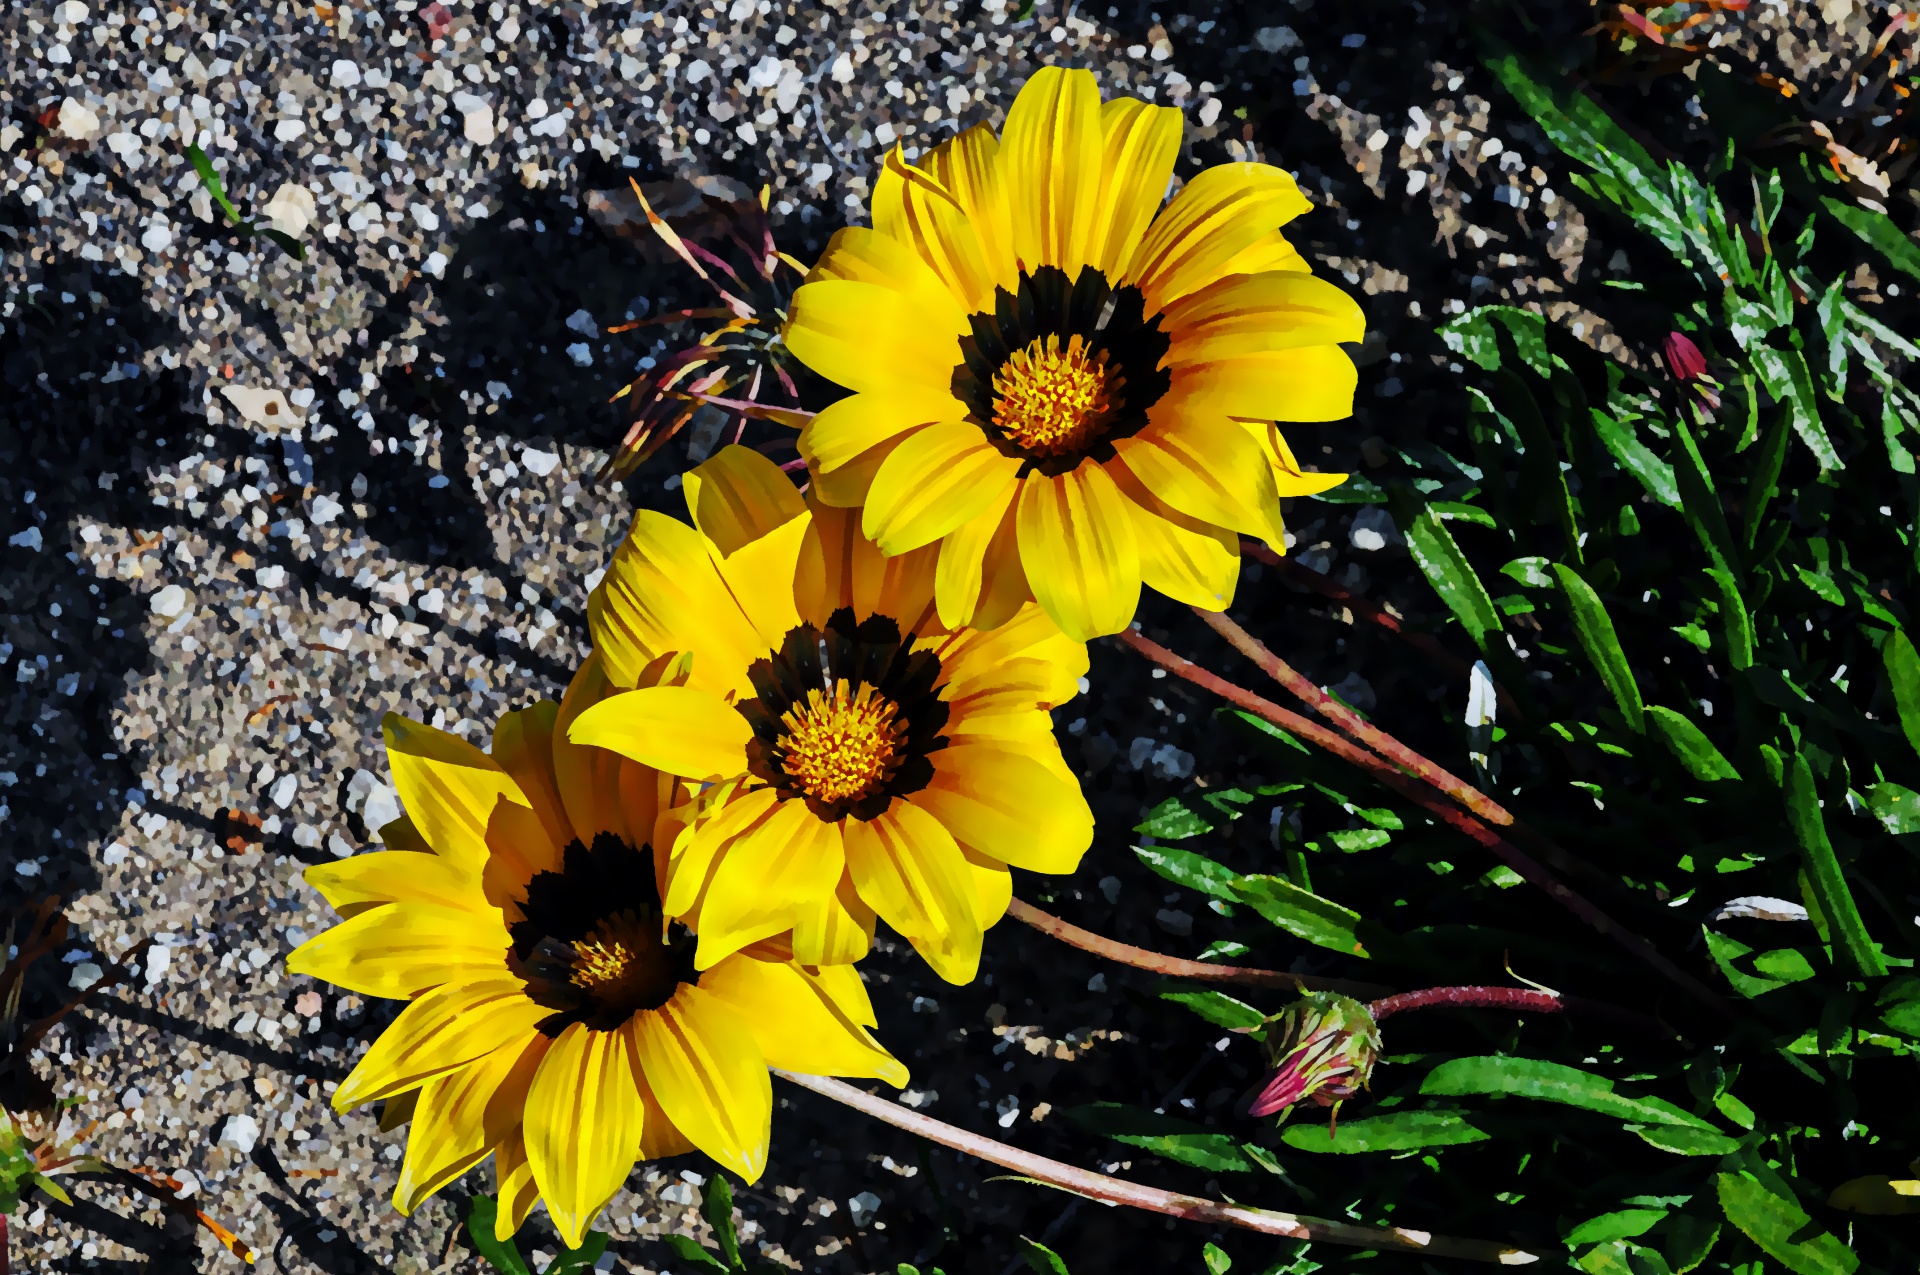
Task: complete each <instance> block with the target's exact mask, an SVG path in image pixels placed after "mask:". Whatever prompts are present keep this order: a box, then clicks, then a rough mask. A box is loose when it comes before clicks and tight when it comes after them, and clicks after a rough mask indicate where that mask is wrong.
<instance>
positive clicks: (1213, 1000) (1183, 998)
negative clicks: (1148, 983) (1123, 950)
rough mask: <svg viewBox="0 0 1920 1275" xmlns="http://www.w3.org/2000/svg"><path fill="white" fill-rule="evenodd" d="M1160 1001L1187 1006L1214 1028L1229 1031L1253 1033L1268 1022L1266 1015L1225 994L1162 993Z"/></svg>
mask: <svg viewBox="0 0 1920 1275" xmlns="http://www.w3.org/2000/svg"><path fill="white" fill-rule="evenodd" d="M1160 999H1161V1000H1163V1001H1172V1002H1173V1003H1174V1004H1176V1005H1185V1006H1186V1007H1187V1008H1188V1009H1190V1010H1192V1011H1193V1012H1194V1013H1196V1014H1198V1015H1199V1016H1200V1017H1202V1018H1204V1019H1206V1020H1207V1021H1208V1022H1210V1023H1212V1024H1213V1025H1214V1026H1216V1027H1224V1028H1226V1029H1227V1030H1228V1031H1252V1030H1254V1029H1255V1028H1258V1027H1259V1026H1260V1025H1261V1024H1263V1023H1265V1022H1266V1021H1267V1016H1266V1015H1265V1014H1263V1013H1261V1012H1260V1011H1259V1010H1257V1009H1255V1008H1254V1007H1253V1006H1251V1005H1249V1004H1247V1003H1246V1002H1245V1001H1238V1000H1235V999H1234V998H1233V997H1231V996H1229V995H1227V994H1226V993H1225V992H1215V991H1205V992H1186V991H1174V992H1162V993H1160Z"/></svg>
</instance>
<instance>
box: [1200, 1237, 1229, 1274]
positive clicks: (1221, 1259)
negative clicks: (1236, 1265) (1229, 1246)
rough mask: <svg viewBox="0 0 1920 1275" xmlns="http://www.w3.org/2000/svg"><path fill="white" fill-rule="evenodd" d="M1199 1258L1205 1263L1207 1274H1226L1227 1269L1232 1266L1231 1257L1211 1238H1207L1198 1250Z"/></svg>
mask: <svg viewBox="0 0 1920 1275" xmlns="http://www.w3.org/2000/svg"><path fill="white" fill-rule="evenodd" d="M1200 1260H1201V1261H1203V1262H1205V1263H1206V1264H1207V1275H1227V1271H1228V1270H1230V1269H1232V1267H1233V1259H1232V1258H1231V1257H1228V1256H1227V1251H1226V1250H1225V1249H1223V1248H1221V1247H1220V1246H1219V1245H1218V1244H1215V1243H1214V1242H1213V1241H1212V1240H1208V1241H1207V1243H1206V1246H1205V1247H1204V1248H1202V1249H1201V1250H1200Z"/></svg>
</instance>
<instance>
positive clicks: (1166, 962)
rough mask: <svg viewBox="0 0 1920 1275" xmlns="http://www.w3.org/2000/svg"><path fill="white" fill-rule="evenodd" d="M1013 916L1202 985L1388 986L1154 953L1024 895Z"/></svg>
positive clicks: (1357, 989) (1372, 989)
mask: <svg viewBox="0 0 1920 1275" xmlns="http://www.w3.org/2000/svg"><path fill="white" fill-rule="evenodd" d="M1007 915H1008V916H1010V917H1012V918H1013V919H1014V920H1016V921H1020V922H1023V923H1024V924H1027V925H1031V926H1032V927H1033V928H1034V929H1036V930H1038V931H1040V932H1041V933H1042V934H1047V935H1051V936H1052V937H1054V938H1056V939H1059V940H1060V941H1061V942H1062V943H1065V944H1067V945H1068V946H1070V947H1077V948H1079V949H1080V950H1081V951H1083V952H1091V953H1093V954H1094V955H1095V956H1102V957H1105V958H1106V959H1107V960H1109V961H1113V962H1115V963H1116V964H1119V965H1131V966H1132V967H1133V968H1135V969H1137V970H1146V971H1148V972H1149V973H1153V974H1164V975H1166V976H1167V977H1168V978H1186V979H1192V980H1193V981H1194V982H1197V983H1234V984H1238V985H1240V986H1242V987H1281V988H1285V989H1287V990H1288V991H1294V992H1305V991H1315V992H1338V993H1340V994H1341V995H1342V996H1352V997H1354V998H1355V999H1360V998H1363V997H1370V996H1384V995H1386V994H1387V989H1386V988H1384V987H1381V986H1379V985H1378V984H1375V983H1350V982H1348V981H1347V980H1345V979H1339V978H1315V977H1312V976H1311V975H1306V974H1287V973H1284V972H1282V971H1280V970H1262V969H1253V968H1250V967H1248V966H1244V965H1214V964H1212V963H1210V962H1207V961H1188V960H1182V959H1181V958H1180V957H1177V956H1165V955H1162V954H1161V953H1159V952H1153V951H1149V950H1147V949H1146V948H1144V947H1134V946H1132V945H1131V944H1127V943H1120V942H1116V941H1115V940H1113V939H1110V938H1106V937H1105V936H1103V935H1099V934H1095V933H1094V932H1093V931H1092V930H1083V929H1081V928H1080V927H1079V926H1077V925H1075V924H1073V923H1072V922H1070V921H1063V920H1061V919H1060V918H1059V917H1057V916H1055V915H1054V914H1053V913H1051V912H1043V911H1041V910H1040V909H1039V908H1037V907H1035V906H1033V904H1031V903H1028V902H1027V901H1026V900H1024V899H1015V900H1013V902H1011V903H1009V904H1008V905H1007Z"/></svg>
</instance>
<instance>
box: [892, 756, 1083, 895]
mask: <svg viewBox="0 0 1920 1275" xmlns="http://www.w3.org/2000/svg"><path fill="white" fill-rule="evenodd" d="M931 760H932V762H933V779H932V781H931V782H930V783H929V784H928V785H927V786H926V787H925V788H922V789H921V790H920V791H919V792H916V793H914V794H912V795H911V796H909V797H908V798H907V800H908V801H910V802H911V803H912V804H914V805H916V806H918V807H920V808H921V809H922V810H925V811H927V812H928V813H930V814H932V815H933V817H934V818H936V819H938V820H939V821H940V822H941V823H942V824H944V825H945V826H946V829H947V831H948V832H950V833H952V834H953V839H954V840H955V841H958V842H959V843H960V844H961V845H962V847H964V848H969V849H972V850H975V851H978V852H979V853H980V854H981V855H983V856H985V857H987V858H989V859H993V860H995V861H997V862H1000V863H1008V864H1012V865H1013V866H1014V867H1016V868H1025V869H1027V870H1028V871H1029V872H1054V873H1065V872H1072V871H1073V870H1074V868H1075V867H1077V866H1078V865H1079V863H1080V856H1081V855H1083V854H1085V853H1086V852H1087V847H1088V846H1089V845H1091V844H1093V811H1092V810H1090V809H1089V808H1088V806H1087V799H1086V798H1085V797H1084V796H1082V795H1081V793H1080V786H1079V785H1078V784H1076V783H1073V782H1071V781H1069V780H1064V779H1062V778H1061V777H1060V776H1059V775H1057V774H1055V773H1054V772H1053V771H1051V770H1049V769H1048V768H1047V767H1046V766H1044V765H1043V764H1041V763H1040V762H1039V761H1037V760H1036V759H1034V758H1033V757H1032V756H1030V755H1028V754H1027V753H1024V752H1009V751H1006V750H1004V749H1000V748H995V747H992V746H990V745H986V744H959V745H950V746H949V747H946V748H942V749H940V750H939V751H938V752H936V753H934V754H932V757H931Z"/></svg>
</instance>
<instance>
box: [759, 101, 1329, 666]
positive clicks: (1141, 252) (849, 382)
mask: <svg viewBox="0 0 1920 1275" xmlns="http://www.w3.org/2000/svg"><path fill="white" fill-rule="evenodd" d="M1180 131H1181V123H1180V112H1179V111H1177V110H1174V109H1173V108H1171V107H1154V106H1148V105H1147V104H1145V103H1144V102H1139V101H1135V100H1133V99H1131V98H1118V99H1115V100H1114V101H1111V102H1107V103H1105V104H1104V105H1103V104H1102V103H1101V101H1100V92H1099V88H1098V86H1097V85H1096V83H1095V80H1094V77H1093V75H1092V73H1090V72H1087V71H1065V70H1061V69H1059V68H1057V67H1046V68H1043V69H1041V70H1040V71H1038V72H1037V73H1035V75H1034V76H1033V78H1032V79H1031V80H1029V81H1028V82H1027V84H1026V87H1024V88H1023V89H1022V90H1021V91H1020V95H1019V97H1018V98H1017V99H1016V100H1015V101H1014V104H1013V107H1012V109H1011V110H1010V111H1009V112H1008V114H1007V122H1006V128H1005V130H1004V131H1003V133H1002V135H1001V137H1000V138H999V139H998V140H996V139H995V137H994V135H993V132H992V130H991V129H989V128H987V127H986V126H985V125H980V126H978V127H975V128H972V129H969V130H968V131H966V132H964V133H962V134H960V135H959V136H958V137H955V138H954V139H953V140H951V141H949V142H946V143H943V144H942V145H940V146H938V147H936V148H934V150H933V151H932V152H931V153H930V154H929V155H927V156H926V158H925V159H924V160H923V161H922V163H921V165H920V166H919V167H914V166H913V165H910V164H908V163H907V162H906V161H905V160H904V159H903V158H902V156H901V154H900V152H899V150H898V149H897V148H896V149H895V150H894V152H893V153H892V154H891V155H889V156H888V158H887V164H886V169H885V171H884V173H883V174H882V175H881V177H880V179H879V181H878V183H877V184H876V186H875V188H874V194H873V220H874V225H873V228H872V229H870V230H869V229H865V228H860V227H853V228H849V229H845V230H842V231H840V232H839V233H838V234H836V235H835V236H834V238H833V240H832V242H831V243H829V244H828V245H827V251H826V253H825V255H824V256H822V258H821V259H820V263H819V265H817V266H816V267H815V268H814V270H813V273H812V274H811V275H810V276H809V282H808V283H806V284H805V285H804V286H803V287H801V289H800V290H799V291H798V292H797V293H796V294H795V296H794V301H793V308H792V311H791V317H790V319H789V321H788V324H787V329H786V333H785V337H786V341H787V344H788V346H789V347H790V348H791V349H792V351H793V353H794V354H795V356H796V357H798V358H799V359H800V360H801V361H802V362H803V363H805V364H807V365H808V366H809V367H811V368H812V369H813V370H814V371H815V372H818V373H819V374H820V375H821V376H824V377H826V378H827V379H828V380H831V381H834V382H836V383H838V384H840V385H843V386H845V387H846V388H847V389H849V390H852V391H853V393H852V394H851V395H850V396H849V397H847V398H844V399H842V400H840V401H839V402H836V403H834V404H832V405H831V406H829V407H827V408H826V409H825V410H824V411H822V412H821V413H820V414H819V415H818V416H816V417H815V418H814V419H813V420H812V421H811V422H810V423H809V424H808V425H807V426H806V428H805V430H804V431H803V433H802V435H801V439H800V450H801V454H802V455H803V456H805V457H806V459H807V463H808V468H809V471H810V473H811V474H812V475H813V480H814V489H815V490H816V491H817V492H818V493H819V497H820V499H821V500H822V501H823V502H825V503H826V504H830V505H836V506H844V507H853V506H864V512H863V513H862V515H861V525H862V528H863V530H864V531H865V532H866V534H867V535H868V536H869V537H871V538H872V539H874V540H875V541H877V542H878V543H879V545H880V547H881V549H882V550H884V551H885V552H886V553H889V554H901V553H907V552H910V551H912V550H915V549H919V548H921V547H922V546H934V545H937V546H938V558H937V563H938V565H937V585H936V589H935V595H936V597H937V599H938V603H939V610H940V618H941V620H942V621H943V622H944V623H946V624H947V625H949V626H958V625H961V624H969V623H970V624H972V625H974V626H975V627H977V628H992V627H995V626H996V625H998V624H999V623H1001V622H1003V621H1004V620H1005V619H1006V618H1007V617H1008V616H1010V615H1012V614H1013V613H1014V610H1015V609H1016V608H1017V607H1018V605H1019V603H1020V602H1021V601H1023V600H1025V599H1026V598H1027V597H1029V596H1031V597H1034V598H1037V599H1038V600H1039V603H1040V605H1041V607H1043V608H1044V609H1045V610H1046V612H1047V614H1048V615H1050V616H1052V617H1053V619H1054V620H1055V621H1057V622H1058V624H1059V625H1060V628H1061V629H1062V630H1063V631H1065V632H1066V633H1067V634H1068V635H1069V636H1072V637H1075V638H1080V639H1086V638H1091V637H1095V636H1098V635H1100V634H1105V633H1117V632H1119V631H1120V630H1121V629H1123V628H1125V627H1126V626H1127V624H1128V623H1129V622H1130V621H1131V620H1132V618H1133V613H1134V608H1135V605H1136V604H1137V602H1138V600H1139V593H1140V585H1141V582H1142V581H1143V580H1144V581H1145V582H1146V583H1147V584H1150V585H1152V586H1153V587H1154V588H1155V589H1158V590H1159V591H1160V592H1162V593H1164V594H1166V595H1168V596H1169V597H1173V598H1177V599H1179V600H1180V601H1182V602H1188V603H1192V604H1193V605H1195V606H1200V607H1205V608H1208V609H1211V610H1220V609H1223V608H1225V607H1226V606H1227V604H1228V603H1229V601H1231V599H1232V595H1233V586H1234V580H1235V577H1236V574H1237V572H1238V568H1239V540H1238V537H1237V536H1236V534H1235V533H1236V532H1246V533H1249V534H1252V535H1257V536H1260V537H1263V538H1265V539H1266V540H1267V542H1268V543H1269V544H1271V545H1273V546H1274V547H1275V548H1276V550H1278V549H1280V548H1282V546H1283V545H1284V540H1283V536H1282V530H1281V525H1280V504H1279V500H1280V497H1282V496H1289V495H1304V494H1309V493H1312V492H1316V491H1322V490H1325V489H1326V488H1328V487H1331V486H1333V485H1335V484H1336V483H1338V482H1340V481H1341V478H1342V477H1343V475H1336V474H1309V473H1303V472H1302V471H1301V469H1300V466H1299V465H1298V463H1297V462H1296V461H1295V460H1294V458H1293V455H1292V453H1291V452H1290V451H1289V450H1288V448H1287V444H1286V441H1285V440H1284V439H1283V438H1282V437H1281V435H1280V431H1279V429H1278V428H1277V427H1276V425H1275V424H1274V422H1275V421H1276V420H1286V421H1329V420H1338V419H1340V418H1342V417H1345V416H1347V415H1349V414H1350V413H1351V412H1352V410H1353V389H1354V368H1353V363H1352V360H1351V359H1349V358H1348V357H1347V355H1346V354H1345V352H1343V351H1342V350H1341V349H1340V348H1339V345H1338V344H1337V342H1342V341H1358V340H1360V339H1361V337H1362V335H1363V333H1364V323H1363V321H1362V318H1361V314H1360V309H1359V307H1358V306H1357V305H1355V304H1354V302H1353V300H1352V299H1351V298H1350V297H1348V296H1347V295H1346V294H1345V293H1343V292H1341V291H1340V290H1339V289H1338V288H1336V287H1334V286H1332V285H1331V284H1329V283H1327V282H1325V281H1323V280H1320V279H1316V278H1314V277H1313V275H1312V274H1311V273H1309V268H1308V266H1307V264H1306V262H1305V261H1304V260H1303V259H1302V258H1301V256H1300V254H1299V253H1298V252H1296V251H1295V250H1294V249H1293V247H1292V246H1291V245H1290V244H1288V242H1287V241H1286V239H1285V238H1283V237H1282V235H1281V234H1280V230H1279V227H1280V226H1281V225H1282V224H1283V223H1285V222H1287V221H1290V220H1292V219H1293V218H1294V217H1296V216H1298V215H1299V214H1301V213H1303V212H1305V211H1306V210H1307V208H1308V204H1307V201H1306V199H1305V198H1304V197H1302V196H1301V194H1300V192H1299V190H1298V188H1297V187H1296V186H1295V185H1294V182H1293V179H1292V178H1291V177H1289V176H1288V175H1287V174H1286V173H1284V172H1282V171H1281V170H1280V169H1278V168H1271V167H1268V166H1267V165H1265V164H1251V163H1247V164H1226V165H1222V166H1220V167H1217V168H1212V169H1208V170H1207V171H1205V172H1203V173H1201V174H1200V175H1199V176H1197V177H1195V178H1194V179H1193V180H1192V181H1190V182H1188V183H1187V185H1186V186H1185V188H1184V189H1182V190H1181V192H1180V193H1179V194H1178V195H1177V196H1175V198H1174V199H1173V201H1172V202H1171V203H1169V204H1168V205H1167V206H1166V207H1165V208H1164V209H1161V208H1160V201H1161V198H1162V196H1163V194H1164V192H1165V191H1166V189H1167V184H1168V182H1169V180H1170V179H1171V177H1172V175H1173V163H1174V158H1175V155H1176V154H1177V152H1178V151H1179V147H1180ZM1156 211H1158V215H1157V216H1156V215H1155V214H1156Z"/></svg>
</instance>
